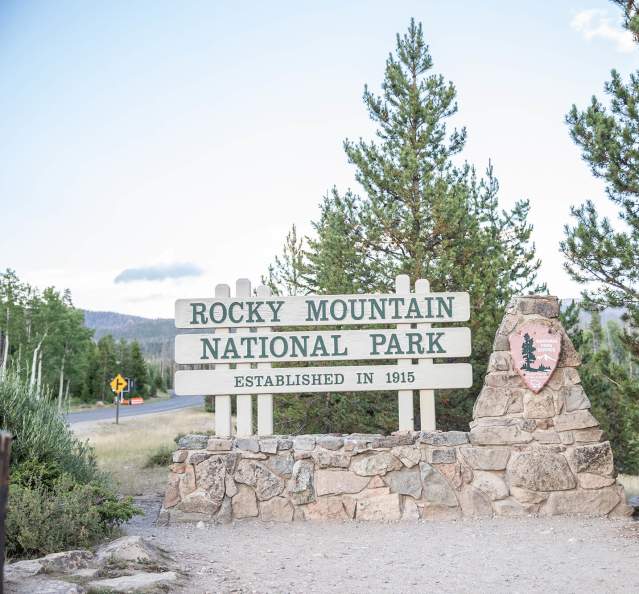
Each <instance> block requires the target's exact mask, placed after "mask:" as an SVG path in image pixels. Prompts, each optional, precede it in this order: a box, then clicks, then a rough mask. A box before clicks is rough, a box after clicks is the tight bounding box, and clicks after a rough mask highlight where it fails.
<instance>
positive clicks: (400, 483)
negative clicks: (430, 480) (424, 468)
mask: <svg viewBox="0 0 639 594" xmlns="http://www.w3.org/2000/svg"><path fill="white" fill-rule="evenodd" d="M384 480H385V481H386V484H387V485H388V486H389V487H390V490H391V491H392V492H393V493H399V494H400V495H410V496H411V497H414V498H415V499H419V497H420V495H421V494H422V480H421V475H420V472H419V469H418V468H415V467H414V468H403V469H401V470H393V471H392V472H389V473H388V474H387V475H386V476H385V477H384Z"/></svg>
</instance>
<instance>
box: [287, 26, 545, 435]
mask: <svg viewBox="0 0 639 594" xmlns="http://www.w3.org/2000/svg"><path fill="white" fill-rule="evenodd" d="M432 67H433V62H432V59H431V56H430V53H429V49H428V46H427V45H426V43H425V41H424V37H423V32H422V27H421V25H418V24H416V23H415V22H414V21H411V23H410V26H409V28H408V31H407V33H406V34H405V35H403V36H400V35H398V36H397V44H396V50H395V53H394V54H391V55H390V56H389V58H388V60H387V62H386V71H385V77H384V81H383V83H382V94H381V96H378V95H376V94H374V93H373V92H372V91H371V90H369V88H368V87H366V88H365V90H364V104H365V106H366V108H367V110H368V112H369V114H370V117H371V119H372V120H373V122H374V123H375V125H376V126H377V139H378V140H377V141H376V142H375V141H371V142H368V141H365V140H359V141H357V142H354V141H350V140H346V141H345V143H344V149H345V151H346V155H347V157H348V159H349V161H350V162H351V163H352V164H353V165H354V166H355V174H356V179H357V181H358V182H359V184H360V185H361V187H362V188H363V190H364V195H357V194H355V193H351V192H347V193H345V194H344V195H342V196H340V194H339V193H338V192H337V191H336V190H334V191H333V192H332V193H331V194H330V195H329V196H328V197H326V198H325V200H324V202H323V204H322V207H321V212H320V219H319V220H318V221H317V222H315V223H314V229H315V235H314V237H312V238H310V239H309V240H308V244H307V247H306V248H305V249H302V250H301V256H302V257H301V262H300V263H299V264H298V266H299V267H298V268H297V272H298V273H299V274H298V276H303V277H304V278H305V281H306V283H305V288H306V290H307V292H313V293H352V292H358V291H383V292H387V291H391V290H392V289H393V283H394V278H395V276H396V275H397V274H400V273H407V274H409V275H410V277H411V281H412V282H414V281H415V280H416V279H418V278H426V279H428V280H429V281H430V283H431V289H432V290H433V291H469V292H470V294H471V302H472V317H471V321H470V326H471V330H472V337H473V356H472V358H471V362H472V363H473V371H474V379H475V382H474V386H473V389H472V390H470V391H467V390H463V391H462V390H449V391H441V392H438V396H439V399H438V409H439V410H438V425H439V427H440V428H442V429H452V428H466V427H467V423H468V420H469V418H470V417H471V410H472V405H473V402H474V400H475V397H476V394H477V393H478V391H479V387H480V382H481V380H482V378H483V376H484V372H485V370H486V362H487V361H488V356H489V354H490V351H491V348H492V341H493V338H494V334H495V330H496V329H497V326H498V324H499V322H500V320H501V318H502V316H503V313H504V309H505V305H506V304H507V302H508V301H509V299H510V297H511V296H512V295H513V294H515V293H521V292H526V291H528V290H531V289H533V290H540V289H542V288H543V287H539V286H537V283H536V273H537V270H538V268H539V262H538V261H537V260H536V259H535V257H534V249H533V247H532V246H531V244H530V242H529V240H530V234H531V227H530V225H528V223H527V216H528V209H529V205H528V202H527V201H519V202H517V203H516V205H515V206H514V208H513V209H512V210H511V211H503V210H501V209H500V208H499V205H498V200H497V193H498V189H499V185H498V182H497V180H496V178H495V176H494V174H493V169H492V166H491V165H489V167H488V170H487V174H486V177H485V178H484V179H480V178H479V177H478V176H477V174H476V172H475V169H474V168H473V167H471V166H470V165H468V164H463V165H461V166H457V165H456V164H455V162H454V161H453V158H455V157H457V156H458V155H459V153H460V152H461V151H462V149H463V148H464V144H465V141H466V130H465V129H461V130H452V131H450V132H449V131H448V129H447V120H448V119H449V118H450V117H451V116H453V115H454V114H455V113H456V112H457V103H456V90H455V87H454V85H453V84H452V83H451V82H446V81H445V80H444V78H443V77H442V76H441V75H436V74H433V73H432ZM288 262H289V263H290V264H291V265H292V266H293V268H295V266H296V264H295V262H296V261H295V260H294V259H292V258H289V260H288ZM277 268H278V267H277V263H276V266H275V269H276V270H277ZM288 276H289V277H291V271H290V270H289V271H288ZM342 400H343V399H342V398H341V397H340V396H336V397H334V399H333V402H336V403H337V402H339V403H341V402H342ZM319 401H321V402H322V406H326V405H325V402H326V401H325V397H321V398H320V397H316V396H309V397H304V396H301V397H295V396H292V397H286V398H285V399H284V400H282V399H280V400H278V402H280V403H282V404H285V405H286V403H288V404H289V405H290V406H289V407H288V408H287V410H286V411H284V412H283V414H282V416H283V417H285V418H293V419H295V422H297V421H298V420H299V421H300V423H301V422H302V421H303V422H304V423H305V425H304V430H308V431H311V430H313V431H318V430H322V429H323V428H324V427H325V425H324V423H326V422H327V421H326V419H327V418H335V416H334V415H332V414H331V415H327V414H326V408H320V407H319V405H317V406H316V405H314V404H312V403H314V402H315V403H316V402H319ZM291 403H294V406H293V405H292V404H291ZM314 406H316V407H315V408H313V407H314ZM345 406H346V407H347V408H348V407H349V406H350V407H351V410H350V412H348V411H344V415H343V417H345V418H346V419H348V420H347V422H345V423H344V425H342V427H341V429H342V430H344V431H346V430H371V429H377V430H384V431H389V430H392V429H393V428H395V427H396V423H397V420H396V419H397V411H396V401H395V400H394V399H393V398H392V397H391V396H384V397H380V395H379V394H375V395H370V394H357V395H352V396H350V397H349V398H348V403H347V404H346V405H345ZM313 423H315V424H313Z"/></svg>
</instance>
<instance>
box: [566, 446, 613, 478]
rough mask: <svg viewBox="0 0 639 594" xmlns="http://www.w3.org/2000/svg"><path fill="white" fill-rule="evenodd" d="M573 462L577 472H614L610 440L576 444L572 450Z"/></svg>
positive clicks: (608, 474)
mask: <svg viewBox="0 0 639 594" xmlns="http://www.w3.org/2000/svg"><path fill="white" fill-rule="evenodd" d="M571 459H572V463H573V465H574V468H575V470H576V471H577V472H588V473H592V474H600V475H604V476H610V475H612V473H613V472H614V465H613V462H612V449H611V448H610V442H609V441H604V442H603V443H593V444H589V445H583V446H576V447H575V449H574V450H573V452H572V458H571Z"/></svg>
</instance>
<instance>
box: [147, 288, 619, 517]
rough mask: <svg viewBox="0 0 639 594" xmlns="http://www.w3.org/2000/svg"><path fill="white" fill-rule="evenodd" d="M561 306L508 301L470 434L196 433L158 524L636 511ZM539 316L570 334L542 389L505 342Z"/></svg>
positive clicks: (181, 454)
mask: <svg viewBox="0 0 639 594" xmlns="http://www.w3.org/2000/svg"><path fill="white" fill-rule="evenodd" d="M558 308H559V305H558V302H557V299H556V298H554V297H525V298H524V297H520V298H517V299H515V300H514V301H513V303H512V304H511V305H510V306H509V307H508V311H507V314H506V316H505V318H504V320H503V322H502V324H501V326H500V327H499V330H498V332H497V335H496V337H495V344H494V351H493V353H492V355H491V358H490V362H489V367H488V373H487V375H486V378H485V382H484V386H483V388H482V390H481V392H480V394H479V396H478V398H477V401H476V403H475V407H474V411H473V420H472V422H471V423H470V432H468V433H465V432H461V431H449V432H446V433H444V432H438V431H434V432H408V433H396V434H393V435H390V436H382V435H299V436H292V437H288V436H269V437H250V438H235V439H220V438H215V437H207V436H205V435H188V436H186V437H184V438H182V439H181V440H180V442H179V444H178V449H177V451H176V452H175V453H174V455H173V464H172V466H171V469H170V475H169V482H168V486H167V489H166V494H165V498H164V504H163V507H162V510H161V512H160V518H159V522H160V523H165V524H166V523H169V522H182V521H188V522H191V521H199V520H203V521H205V522H230V521H232V520H240V519H245V518H259V519H261V520H263V521H286V522H290V521H293V520H295V521H297V520H323V519H342V520H345V519H357V520H417V519H420V518H421V519H456V518H460V517H462V516H470V517H475V516H492V515H498V516H519V515H527V514H541V515H558V514H576V513H584V514H595V515H609V514H610V515H627V514H629V513H631V512H632V509H631V508H629V507H628V506H627V505H626V503H625V497H624V493H623V488H622V487H621V486H620V485H618V484H617V483H616V481H615V478H614V477H615V474H614V468H613V459H612V450H611V448H610V443H609V442H608V441H605V436H604V435H603V433H602V431H601V430H600V429H599V426H598V423H597V421H596V419H595V418H594V417H593V416H592V414H591V413H590V410H589V409H590V402H589V400H588V397H587V395H586V394H585V392H584V390H583V388H582V387H581V385H580V379H579V374H578V372H577V367H578V366H579V364H580V361H579V355H578V353H577V352H576V351H575V349H574V347H573V345H572V343H571V342H570V339H569V338H568V336H567V335H566V333H565V331H564V330H563V328H562V326H561V324H560V322H559V320H558V317H557V316H558V311H559V309H558ZM531 321H534V322H537V323H541V324H544V325H547V326H548V327H549V328H551V329H552V331H553V332H558V333H560V334H561V336H562V343H561V344H562V349H561V356H560V359H559V363H558V366H557V369H555V371H554V373H553V375H552V376H551V378H550V380H549V382H548V383H547V384H546V385H545V386H544V388H543V389H542V390H541V391H540V392H539V393H537V394H535V393H534V392H532V391H531V390H529V389H528V388H527V387H526V385H525V383H524V382H523V380H522V378H521V377H520V375H519V374H518V373H517V371H516V370H515V369H514V368H513V361H512V358H511V355H510V351H509V342H508V337H509V335H510V334H511V333H513V332H515V331H516V330H517V329H518V328H519V327H520V326H521V325H522V324H525V323H527V322H531Z"/></svg>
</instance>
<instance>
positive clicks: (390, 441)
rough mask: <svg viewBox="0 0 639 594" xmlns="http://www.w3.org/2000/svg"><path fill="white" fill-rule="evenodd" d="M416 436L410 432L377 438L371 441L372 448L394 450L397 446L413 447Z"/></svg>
mask: <svg viewBox="0 0 639 594" xmlns="http://www.w3.org/2000/svg"><path fill="white" fill-rule="evenodd" d="M416 437H417V436H416V434H414V433H413V432H412V431H401V432H399V431H398V432H397V433H394V434H393V435H386V436H384V437H377V438H375V439H373V440H372V441H371V447H373V448H394V447H397V446H406V445H413V444H414V443H415V439H416Z"/></svg>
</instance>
